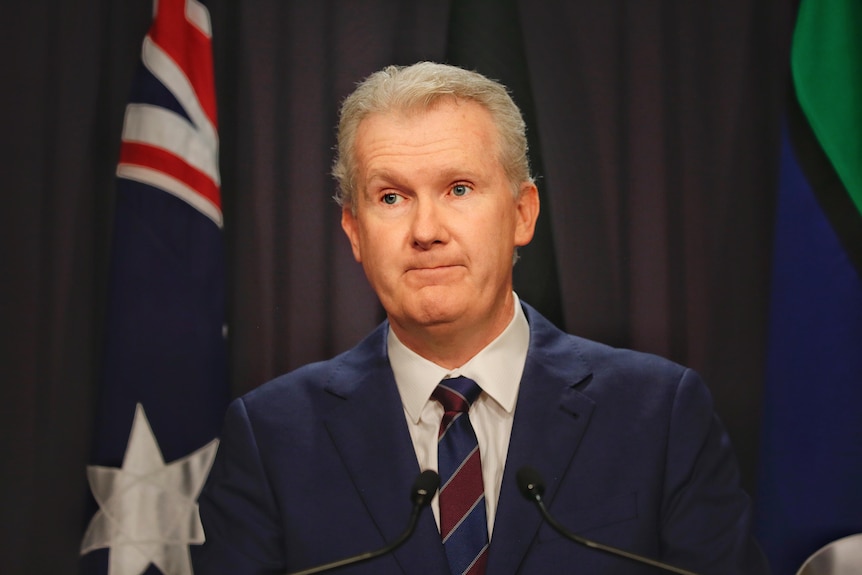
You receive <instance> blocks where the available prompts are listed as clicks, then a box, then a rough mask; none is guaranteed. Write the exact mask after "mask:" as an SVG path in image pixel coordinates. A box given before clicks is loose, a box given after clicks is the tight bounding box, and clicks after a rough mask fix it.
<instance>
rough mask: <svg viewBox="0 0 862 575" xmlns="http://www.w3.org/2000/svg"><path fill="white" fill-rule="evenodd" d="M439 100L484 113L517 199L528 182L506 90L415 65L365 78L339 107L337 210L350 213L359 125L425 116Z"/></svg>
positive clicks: (476, 77) (462, 73)
mask: <svg viewBox="0 0 862 575" xmlns="http://www.w3.org/2000/svg"><path fill="white" fill-rule="evenodd" d="M444 98H455V99H457V100H469V101H472V102H476V103H477V104H479V105H481V106H482V107H484V108H485V109H486V110H488V112H489V113H490V114H491V117H492V119H493V121H494V124H495V125H496V126H497V131H498V134H499V136H500V139H499V142H500V145H499V150H497V153H498V156H499V161H500V163H501V164H502V166H503V169H504V170H505V171H506V176H507V177H508V179H509V182H510V183H511V185H512V189H513V193H514V194H515V195H516V196H517V194H519V193H520V187H521V184H522V183H523V182H526V181H529V182H532V178H531V176H530V162H529V159H528V156H527V136H526V125H525V124H524V119H523V118H522V117H521V111H520V110H519V109H518V107H517V106H516V105H515V102H514V101H512V98H511V96H510V95H509V92H508V91H507V90H506V87H505V86H503V85H502V84H500V83H499V82H496V81H494V80H491V79H489V78H486V77H485V76H483V75H481V74H479V73H477V72H471V71H468V70H464V69H462V68H458V67H455V66H449V65H446V64H437V63H434V62H419V63H417V64H413V65H411V66H401V67H399V66H387V67H386V68H384V69H383V70H380V71H379V72H375V73H373V74H371V75H370V76H368V78H366V79H365V80H363V81H362V82H360V84H359V85H358V86H357V88H356V90H354V92H353V93H352V94H350V95H349V96H348V97H347V98H346V99H345V100H344V102H343V104H342V105H341V112H340V115H339V122H338V145H337V148H336V157H335V162H334V163H333V166H332V175H333V176H334V177H335V179H336V180H337V182H338V192H337V194H336V196H335V200H336V201H337V202H338V204H339V205H341V206H343V207H350V208H352V209H355V205H354V199H355V193H356V186H357V181H356V180H357V173H356V172H357V165H356V151H355V144H356V132H357V131H358V129H359V124H360V123H361V122H362V120H364V119H365V118H367V117H368V116H370V115H372V114H385V113H391V112H406V111H412V110H427V109H429V108H431V107H433V106H434V105H435V104H436V103H437V102H439V101H440V100H441V99H444Z"/></svg>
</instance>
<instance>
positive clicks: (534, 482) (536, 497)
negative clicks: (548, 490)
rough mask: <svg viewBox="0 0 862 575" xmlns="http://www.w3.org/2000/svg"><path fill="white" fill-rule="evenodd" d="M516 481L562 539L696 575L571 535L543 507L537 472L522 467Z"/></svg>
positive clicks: (688, 574) (541, 489) (523, 493)
mask: <svg viewBox="0 0 862 575" xmlns="http://www.w3.org/2000/svg"><path fill="white" fill-rule="evenodd" d="M517 480H518V487H519V488H520V490H521V494H522V495H523V496H524V497H525V498H526V499H527V500H529V501H532V502H533V503H535V504H536V507H538V508H539V512H540V513H541V514H542V517H543V518H544V519H545V521H547V522H548V524H549V525H550V526H551V527H553V528H554V531H556V532H557V533H559V534H560V535H562V536H563V537H565V538H567V539H569V540H571V541H574V542H575V543H580V544H581V545H584V546H586V547H589V548H590V549H596V550H598V551H604V552H605V553H609V554H611V555H616V556H617V557H623V558H625V559H630V560H632V561H635V562H637V563H642V564H646V565H650V566H652V567H658V568H659V569H664V570H665V571H669V572H671V573H679V574H680V575H698V574H697V573H695V572H693V571H687V570H685V569H681V568H679V567H674V566H673V565H668V564H667V563H662V562H661V561H656V560H655V559H651V558H649V557H644V556H643V555H638V554H636V553H631V552H629V551H625V550H623V549H619V548H617V547H612V546H610V545H605V544H603V543H598V542H596V541H592V540H590V539H587V538H585V537H581V536H580V535H576V534H574V533H572V532H571V531H569V530H568V529H566V528H565V527H563V525H562V524H560V522H559V521H557V520H556V519H554V517H553V516H552V515H551V513H550V512H549V511H548V509H547V508H546V507H545V503H544V501H543V500H542V495H544V493H545V484H544V482H543V481H542V478H541V476H540V475H539V472H538V471H536V470H535V469H533V468H531V467H526V466H525V467H522V468H521V469H519V470H518V474H517Z"/></svg>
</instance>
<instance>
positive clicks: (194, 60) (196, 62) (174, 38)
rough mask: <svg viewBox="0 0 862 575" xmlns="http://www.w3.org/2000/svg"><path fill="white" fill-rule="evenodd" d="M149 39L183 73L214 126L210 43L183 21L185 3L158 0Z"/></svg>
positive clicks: (183, 0)
mask: <svg viewBox="0 0 862 575" xmlns="http://www.w3.org/2000/svg"><path fill="white" fill-rule="evenodd" d="M149 36H150V38H152V39H153V41H154V42H155V43H156V44H157V45H158V46H159V47H160V48H161V49H162V50H164V51H165V52H166V53H167V54H168V55H169V56H170V57H171V58H172V59H173V60H174V61H175V62H176V63H177V65H178V66H179V67H180V68H181V69H182V70H183V72H184V73H185V75H186V76H187V77H188V79H189V82H191V85H192V87H193V88H194V91H195V93H196V94H197V97H198V100H199V101H200V103H201V107H202V108H203V110H204V113H205V114H206V115H207V117H208V118H209V119H210V121H211V122H212V124H213V126H218V123H217V121H216V97H215V80H214V74H213V58H212V46H211V45H212V42H211V40H210V38H209V37H208V36H207V35H206V34H204V33H203V32H201V31H200V30H199V29H198V28H197V27H196V26H194V25H193V24H192V23H191V22H189V21H188V19H187V18H186V0H159V2H158V12H157V14H156V18H155V21H154V22H153V25H152V27H151V28H150V33H149Z"/></svg>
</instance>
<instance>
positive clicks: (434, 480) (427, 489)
mask: <svg viewBox="0 0 862 575" xmlns="http://www.w3.org/2000/svg"><path fill="white" fill-rule="evenodd" d="M439 486H440V476H439V475H437V473H436V472H434V471H432V470H430V469H426V470H425V471H423V472H422V473H420V474H419V475H418V476H417V477H416V480H415V481H414V482H413V487H412V489H411V490H410V501H412V502H413V510H412V511H411V512H410V521H409V522H408V523H407V529H405V530H404V532H403V533H402V534H401V535H399V536H398V538H397V539H395V540H394V541H392V542H391V543H388V544H387V545H385V546H384V547H381V548H380V549H378V550H376V551H368V552H366V553H361V554H359V555H354V556H352V557H346V558H344V559H339V560H338V561H333V562H331V563H326V564H324V565H318V566H317V567H312V568H310V569H303V570H302V571H294V572H293V573H290V574H289V575H312V574H314V573H324V572H326V571H331V570H333V569H337V568H338V567H344V566H345V565H353V564H354V563H359V562H361V561H367V560H369V559H374V558H375V557H380V556H381V555H386V554H387V553H391V552H393V551H395V550H396V549H398V548H399V547H401V546H402V545H403V544H404V543H405V542H406V541H407V540H408V539H410V536H411V535H413V532H414V531H415V530H416V524H417V522H418V521H419V514H420V513H421V512H422V510H423V509H424V508H426V507H428V505H430V504H431V500H432V499H433V498H434V494H435V493H436V492H437V488H438V487H439Z"/></svg>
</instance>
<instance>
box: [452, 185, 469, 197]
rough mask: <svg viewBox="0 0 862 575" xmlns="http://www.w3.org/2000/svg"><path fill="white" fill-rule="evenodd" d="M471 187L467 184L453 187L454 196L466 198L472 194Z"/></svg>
mask: <svg viewBox="0 0 862 575" xmlns="http://www.w3.org/2000/svg"><path fill="white" fill-rule="evenodd" d="M470 189H471V188H470V186H468V185H467V184H456V185H454V186H452V195H454V196H466V195H467V194H468V193H470Z"/></svg>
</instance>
